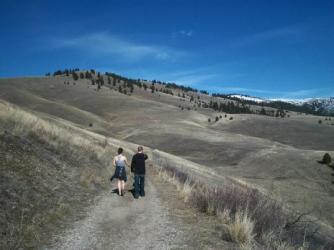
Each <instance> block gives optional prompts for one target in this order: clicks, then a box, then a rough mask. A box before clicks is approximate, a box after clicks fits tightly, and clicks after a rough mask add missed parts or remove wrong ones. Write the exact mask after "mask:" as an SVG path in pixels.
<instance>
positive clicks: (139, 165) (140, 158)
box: [131, 146, 148, 199]
mask: <svg viewBox="0 0 334 250" xmlns="http://www.w3.org/2000/svg"><path fill="white" fill-rule="evenodd" d="M147 158H148V157H147V155H146V154H144V150H143V147H142V146H139V147H138V152H137V153H136V154H135V155H134V156H133V157H132V162H131V172H133V173H134V175H135V192H134V197H135V199H138V197H139V195H140V196H142V197H144V196H145V173H146V168H145V161H146V160H147Z"/></svg>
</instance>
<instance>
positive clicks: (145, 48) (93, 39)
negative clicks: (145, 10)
mask: <svg viewBox="0 0 334 250" xmlns="http://www.w3.org/2000/svg"><path fill="white" fill-rule="evenodd" d="M49 46H50V48H51V49H63V48H73V49H78V50H82V51H84V52H86V53H89V55H92V56H118V59H119V60H127V61H138V60H142V59H156V60H174V59H176V58H178V57H180V56H183V55H185V52H182V51H179V50H176V49H173V48H169V47H163V46H156V45H147V44H139V43H134V42H131V41H128V40H125V39H123V38H121V37H119V36H115V35H112V34H109V33H106V32H102V33H93V34H88V35H85V36H80V37H76V38H60V39H51V40H50V41H49Z"/></svg>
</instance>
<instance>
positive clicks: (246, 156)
mask: <svg viewBox="0 0 334 250" xmlns="http://www.w3.org/2000/svg"><path fill="white" fill-rule="evenodd" d="M101 77H103V78H104V82H105V83H104V85H101V86H100V87H99V85H96V84H95V85H92V82H91V80H89V79H78V80H76V81H75V80H73V78H72V76H68V77H67V76H66V75H59V76H56V77H44V78H21V79H1V80H0V93H1V94H0V95H1V96H0V98H2V99H3V100H6V101H7V102H10V103H13V104H15V105H18V106H19V107H21V108H24V109H26V110H29V111H32V112H34V114H35V115H37V116H38V117H39V118H40V119H43V120H45V121H46V122H48V123H49V124H60V125H59V126H60V127H62V128H63V127H64V128H66V129H65V130H64V131H65V132H66V131H67V133H62V132H60V133H56V135H52V134H51V135H50V136H49V135H48V133H46V132H45V131H44V130H43V129H42V130H38V133H37V136H36V135H34V136H32V137H31V138H30V137H28V139H29V140H32V138H33V140H34V141H33V142H32V144H35V143H40V145H41V147H46V148H48V146H47V145H49V143H51V146H50V148H51V149H50V150H51V152H59V151H57V150H56V149H57V146H58V144H57V143H56V144H55V145H54V144H53V142H52V141H53V139H52V138H53V137H52V136H55V138H57V137H58V136H60V137H61V138H63V139H64V140H65V139H66V140H67V141H68V138H72V131H74V132H73V133H74V134H78V135H80V136H79V138H83V139H85V138H86V139H87V138H88V139H89V143H88V144H89V145H96V147H95V146H94V147H93V149H92V150H89V151H88V152H89V153H87V154H86V153H83V154H82V153H79V154H78V153H75V152H76V150H78V151H77V152H81V151H80V150H82V149H81V146H82V145H83V146H85V145H86V144H85V143H81V142H82V139H80V140H79V141H77V142H76V141H75V140H71V141H73V143H74V145H69V146H68V147H67V146H66V147H65V148H66V149H67V148H70V149H71V148H72V147H74V148H75V149H76V150H73V152H74V153H73V154H72V150H70V152H69V153H68V154H69V155H70V156H68V157H70V158H69V159H67V158H66V157H64V158H63V157H61V160H64V161H65V162H67V163H68V162H72V161H73V165H74V166H76V167H75V171H73V172H71V173H73V176H75V178H77V179H76V181H73V184H75V185H73V186H76V184H77V183H80V178H79V176H81V174H80V173H81V171H83V170H84V169H85V171H83V172H84V173H86V174H85V175H87V176H90V177H85V178H83V179H82V183H88V184H87V185H86V188H87V190H91V189H92V190H93V194H92V196H90V197H93V195H94V194H96V193H94V192H96V191H94V190H95V189H101V190H103V188H104V187H105V185H106V179H104V178H103V177H101V176H105V175H109V174H110V172H108V171H107V170H106V165H107V162H108V161H110V155H113V153H111V152H110V150H111V151H114V148H115V147H116V145H123V147H124V148H130V150H133V149H135V146H134V143H135V144H142V145H144V146H146V147H149V148H152V149H159V150H162V151H166V152H167V153H169V154H173V155H175V156H178V157H181V158H183V159H186V160H188V161H193V162H195V163H196V164H199V166H201V167H202V168H203V170H204V169H205V170H210V171H212V173H214V175H215V176H216V178H217V179H220V178H221V179H222V180H223V179H224V178H225V177H230V178H232V179H234V180H236V181H238V182H240V183H243V184H246V185H249V186H253V187H256V188H258V189H259V190H261V191H263V192H264V193H270V194H271V195H272V196H273V197H278V198H279V199H280V200H282V201H283V203H284V204H285V206H286V207H287V209H289V210H291V211H294V212H296V213H303V212H305V213H310V215H311V216H312V218H313V220H312V221H315V222H316V223H318V224H319V225H321V230H320V231H321V234H324V235H327V236H328V237H330V236H329V235H331V233H332V232H333V225H334V218H333V215H332V213H331V210H332V208H334V204H333V199H332V196H333V192H334V189H333V188H334V187H333V185H332V184H331V178H332V177H331V175H330V174H331V170H330V168H328V167H326V166H323V165H319V164H318V163H317V160H320V159H321V157H322V155H323V154H324V153H325V152H329V153H330V154H332V155H333V148H334V144H333V142H334V138H333V136H334V133H333V132H334V127H333V126H331V121H330V120H326V121H325V120H323V123H322V124H318V120H319V117H317V116H313V115H303V114H298V113H296V112H289V113H288V114H289V116H290V117H287V116H286V118H276V117H269V116H258V115H254V114H252V115H249V114H228V115H226V117H225V114H224V113H221V112H217V111H214V110H213V109H210V108H207V107H206V106H205V105H201V104H203V103H207V104H208V103H209V102H210V99H211V97H210V96H208V95H206V94H202V93H195V92H183V90H174V89H173V90H172V91H174V92H173V95H172V94H170V93H164V92H161V91H155V90H154V91H152V90H151V89H150V88H147V89H146V90H145V88H143V87H142V88H140V87H139V86H137V85H134V88H133V90H132V92H131V88H130V87H127V85H125V87H124V82H122V81H120V82H116V83H115V85H114V84H113V82H114V80H113V78H111V83H110V84H109V83H108V77H107V76H104V75H102V76H101ZM119 87H121V88H122V90H124V89H125V90H127V93H126V94H124V91H121V92H122V93H120V91H119ZM155 88H157V89H159V88H166V86H164V85H163V84H159V83H156V84H155ZM152 92H153V93H152ZM183 94H184V97H183ZM191 96H193V98H192V97H191ZM198 97H199V98H198ZM213 98H215V100H219V101H220V100H221V101H228V100H225V99H224V98H220V99H219V97H213ZM198 104H200V105H198ZM5 106H6V105H5ZM182 107H183V109H182ZM188 108H189V109H188ZM254 108H255V109H258V108H260V106H254ZM6 110H8V107H7V106H6V107H5V108H3V112H2V115H3V116H4V117H6V118H5V119H3V121H6V120H8V119H9V117H8V116H5V115H6ZM220 116H221V118H220ZM16 117H20V116H16ZM208 118H210V119H211V122H208ZM216 118H218V120H217V122H214V121H215V119H216ZM17 119H18V120H19V118H17ZM1 124H6V123H1ZM8 124H9V125H8V126H7V127H3V130H7V131H11V130H12V129H13V128H15V127H16V126H13V124H12V125H11V124H10V123H8ZM29 124H34V120H32V121H30V123H29ZM64 124H65V125H64ZM2 126H5V125H2ZM57 126H58V125H57ZM28 127H31V126H30V125H29V126H28ZM32 127H33V126H32ZM19 131H21V130H19ZM22 131H26V129H23V130H22ZM62 131H63V130H62ZM68 131H71V133H70V134H69V133H68ZM11 133H12V134H14V136H19V137H22V134H21V133H18V134H15V133H14V132H11ZM310 133H312V135H310ZM23 134H24V135H25V134H27V135H29V136H31V135H30V133H28V132H25V133H23ZM32 134H34V133H32ZM38 134H40V135H43V136H44V135H45V134H46V135H47V138H50V139H49V141H48V143H46V144H45V142H44V141H43V140H41V139H40V138H39V136H38ZM62 134H64V135H65V136H64V137H62V136H61V135H62ZM313 134H314V135H313ZM105 136H107V137H108V140H107V142H109V143H111V144H112V145H114V147H112V148H109V146H106V145H107V144H108V145H109V143H106V140H105V139H106V138H105ZM110 137H112V138H114V139H112V138H110ZM23 138H24V139H25V138H26V136H23ZM6 140H7V139H6ZM6 140H5V142H6V143H4V145H7V141H6ZM35 140H36V142H35ZM66 140H65V141H66ZM57 141H61V140H58V139H57V140H56V142H57ZM38 145H39V144H38ZM42 145H43V146H42ZM44 145H46V146H44ZM59 145H62V143H59ZM65 145H67V144H65ZM15 147H16V146H15ZM54 147H55V148H56V149H54ZM87 148H88V149H90V147H88V146H87ZM87 148H86V149H85V150H87ZM60 149H61V150H60ZM60 149H59V150H60V151H61V154H60V156H61V155H62V154H63V153H62V152H67V151H66V150H64V148H63V147H62V148H60ZM84 152H86V151H84ZM94 152H95V153H94ZM97 152H99V153H97ZM91 154H93V156H92V159H93V161H94V163H93V162H92V163H89V162H90V160H89V159H90V158H91V157H90V155H91ZM66 155H67V154H66ZM71 155H72V157H73V158H74V159H72V158H71ZM36 157H37V156H36ZM38 157H40V153H38ZM80 157H83V159H81V158H80ZM86 157H88V159H86ZM12 158H14V157H12ZM76 161H77V162H76ZM96 162H99V164H98V165H99V167H97V166H95V164H96ZM10 164H11V163H10ZM36 165H38V164H36ZM83 165H86V166H87V165H88V166H89V167H86V168H83V169H82V170H81V169H80V168H79V166H80V167H81V166H83ZM6 166H8V164H6ZM50 168H51V167H50ZM96 168H97V169H100V170H99V171H100V172H97V173H91V172H90V171H91V170H92V169H96ZM66 169H67V168H66ZM8 171H10V170H9V169H7V168H6V169H5V170H4V172H8ZM16 171H18V170H15V172H16ZM62 171H63V170H62ZM45 172H48V171H45ZM65 172H66V171H65ZM60 173H63V172H60ZM63 174H64V173H63ZM67 174H68V173H67V172H66V174H64V175H67ZM52 176H57V173H55V174H53V175H52ZM50 178H51V177H50ZM59 178H60V177H59ZM61 178H62V177H61ZM64 178H74V177H71V176H70V177H64ZM78 178H79V181H78ZM91 178H92V179H91ZM87 179H88V181H87ZM56 180H58V179H57V178H56ZM38 185H41V184H38ZM54 185H57V183H55V184H54ZM291 185H293V186H294V187H295V188H294V189H291V188H290V187H291ZM12 186H13V185H12ZM68 189H69V190H71V187H69V188H68ZM73 190H74V191H73V192H75V189H73ZM83 190H85V189H83ZM50 192H51V191H50ZM71 192H72V191H71ZM71 192H69V197H70V196H71ZM37 193H38V192H37ZM88 196H89V195H88ZM56 197H57V196H56ZM87 200H89V197H88V198H87Z"/></svg>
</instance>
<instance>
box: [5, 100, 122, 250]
mask: <svg viewBox="0 0 334 250" xmlns="http://www.w3.org/2000/svg"><path fill="white" fill-rule="evenodd" d="M0 148H1V150H4V152H0V168H1V173H0V182H1V183H0V187H1V190H0V193H1V197H2V198H1V201H0V205H1V206H0V207H1V215H0V225H1V235H0V248H1V249H20V248H21V249H27V248H38V247H40V246H41V245H43V244H44V243H45V242H46V241H48V240H49V239H48V238H47V237H49V235H50V234H51V233H52V232H54V231H56V230H58V229H60V228H61V227H62V225H63V223H65V221H66V218H69V217H71V216H72V217H73V216H80V215H75V212H76V209H78V207H82V206H85V204H86V203H87V202H89V199H91V198H92V197H94V195H96V192H99V190H101V189H104V188H105V187H107V186H108V185H109V177H110V176H111V174H112V171H113V170H112V167H111V164H110V163H111V159H112V156H113V155H114V154H115V150H116V146H113V145H110V144H109V143H108V141H107V138H106V137H104V136H99V135H96V136H95V135H94V134H93V133H91V134H89V133H85V131H82V130H81V129H80V128H76V127H75V126H73V125H72V124H70V123H67V122H65V121H60V120H53V119H52V118H50V117H45V118H43V115H42V114H38V113H31V112H28V111H25V110H22V109H20V108H18V107H15V106H14V105H11V104H8V103H6V102H0ZM43 242H44V243H43Z"/></svg>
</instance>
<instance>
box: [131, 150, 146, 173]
mask: <svg viewBox="0 0 334 250" xmlns="http://www.w3.org/2000/svg"><path fill="white" fill-rule="evenodd" d="M146 159H147V155H146V154H144V153H137V154H135V155H134V156H133V159H132V164H133V170H134V173H135V174H141V175H144V174H145V172H146V169H145V160H146Z"/></svg>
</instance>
